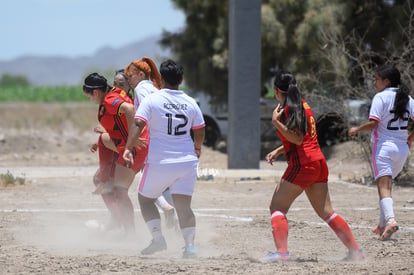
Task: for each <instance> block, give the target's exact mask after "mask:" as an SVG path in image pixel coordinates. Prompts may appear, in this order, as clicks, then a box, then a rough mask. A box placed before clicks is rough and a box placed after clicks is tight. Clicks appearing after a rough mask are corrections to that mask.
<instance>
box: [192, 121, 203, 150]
mask: <svg viewBox="0 0 414 275" xmlns="http://www.w3.org/2000/svg"><path fill="white" fill-rule="evenodd" d="M204 129H205V128H204V127H203V128H198V129H193V135H194V151H195V153H196V155H197V157H200V153H201V145H203V142H204V137H205V131H204Z"/></svg>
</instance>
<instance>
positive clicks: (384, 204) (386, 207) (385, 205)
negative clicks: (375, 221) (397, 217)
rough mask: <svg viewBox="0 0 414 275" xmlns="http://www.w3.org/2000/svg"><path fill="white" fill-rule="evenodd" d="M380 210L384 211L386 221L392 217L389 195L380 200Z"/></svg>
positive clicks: (391, 204)
mask: <svg viewBox="0 0 414 275" xmlns="http://www.w3.org/2000/svg"><path fill="white" fill-rule="evenodd" d="M380 204H381V208H382V211H384V218H385V221H386V222H387V223H388V222H389V221H390V220H393V219H394V208H393V200H392V198H391V197H387V198H383V199H382V200H381V201H380Z"/></svg>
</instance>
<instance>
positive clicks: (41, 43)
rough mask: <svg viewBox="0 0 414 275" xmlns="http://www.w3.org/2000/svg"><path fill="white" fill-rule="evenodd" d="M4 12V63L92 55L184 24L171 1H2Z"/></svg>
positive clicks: (0, 46)
mask: <svg viewBox="0 0 414 275" xmlns="http://www.w3.org/2000/svg"><path fill="white" fill-rule="evenodd" d="M0 10H1V16H0V37H1V39H0V40H1V41H0V60H1V61H6V60H11V59H14V58H16V57H20V56H23V55H40V56H50V55H63V56H68V57H75V56H82V55H90V54H93V53H94V52H95V51H97V50H98V49H100V48H101V47H103V46H111V47H113V48H118V47H121V46H124V45H127V44H129V43H132V42H136V41H139V40H141V39H143V38H145V37H148V36H151V35H154V34H156V35H158V34H161V32H162V30H163V29H164V30H168V31H178V30H180V28H182V27H183V26H184V24H185V17H184V13H183V12H182V11H181V10H177V9H175V8H174V7H173V4H172V2H171V1H170V0H2V1H1V4H0Z"/></svg>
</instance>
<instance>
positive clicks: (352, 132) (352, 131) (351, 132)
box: [348, 127, 358, 137]
mask: <svg viewBox="0 0 414 275" xmlns="http://www.w3.org/2000/svg"><path fill="white" fill-rule="evenodd" d="M357 129H358V128H357V127H351V128H350V129H349V130H348V136H350V137H353V136H355V135H356V134H357V133H358V131H357Z"/></svg>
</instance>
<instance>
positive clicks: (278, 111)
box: [272, 103, 283, 121]
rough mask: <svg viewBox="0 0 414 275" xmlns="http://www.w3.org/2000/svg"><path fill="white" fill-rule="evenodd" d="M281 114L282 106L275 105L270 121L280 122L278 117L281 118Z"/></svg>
mask: <svg viewBox="0 0 414 275" xmlns="http://www.w3.org/2000/svg"><path fill="white" fill-rule="evenodd" d="M282 113H283V108H282V106H280V103H279V104H277V106H276V108H275V109H274V110H273V114H272V120H273V121H276V120H279V121H280V117H281V116H282Z"/></svg>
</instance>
